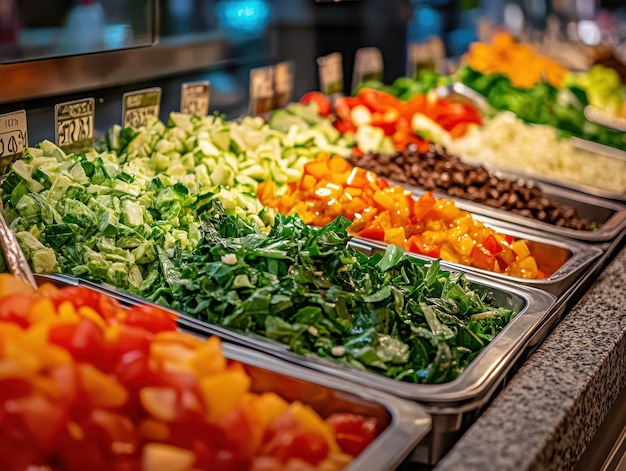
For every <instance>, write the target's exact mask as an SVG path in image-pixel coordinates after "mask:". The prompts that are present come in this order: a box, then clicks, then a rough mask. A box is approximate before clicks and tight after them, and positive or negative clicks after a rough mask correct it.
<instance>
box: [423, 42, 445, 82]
mask: <svg viewBox="0 0 626 471" xmlns="http://www.w3.org/2000/svg"><path fill="white" fill-rule="evenodd" d="M428 43H429V44H430V48H431V51H432V56H433V61H434V63H435V71H437V72H439V73H440V74H445V73H446V72H447V70H446V68H447V66H446V61H445V59H446V47H445V46H444V45H443V41H442V40H441V38H440V37H439V36H433V37H432V38H430V41H429V42H428Z"/></svg>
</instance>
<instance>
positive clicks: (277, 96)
mask: <svg viewBox="0 0 626 471" xmlns="http://www.w3.org/2000/svg"><path fill="white" fill-rule="evenodd" d="M293 76H294V63H293V62H292V61H286V62H279V63H278V64H276V65H275V66H274V109H278V108H284V107H285V106H287V105H288V104H289V102H290V101H291V95H292V93H293Z"/></svg>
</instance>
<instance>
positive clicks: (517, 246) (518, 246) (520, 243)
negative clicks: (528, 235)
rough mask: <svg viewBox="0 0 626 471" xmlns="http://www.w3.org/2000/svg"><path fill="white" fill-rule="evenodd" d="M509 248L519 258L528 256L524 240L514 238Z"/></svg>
mask: <svg viewBox="0 0 626 471" xmlns="http://www.w3.org/2000/svg"><path fill="white" fill-rule="evenodd" d="M511 248H512V249H513V252H515V253H516V254H517V256H518V257H519V258H520V259H523V258H526V257H529V256H530V249H529V248H528V245H527V244H526V241H525V240H516V241H515V242H513V243H512V244H511Z"/></svg>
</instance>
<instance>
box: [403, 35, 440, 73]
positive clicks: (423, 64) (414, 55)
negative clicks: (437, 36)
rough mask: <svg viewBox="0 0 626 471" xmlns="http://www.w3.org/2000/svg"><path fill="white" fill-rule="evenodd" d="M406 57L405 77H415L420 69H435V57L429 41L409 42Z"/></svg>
mask: <svg viewBox="0 0 626 471" xmlns="http://www.w3.org/2000/svg"><path fill="white" fill-rule="evenodd" d="M407 57H408V61H407V69H406V75H407V77H413V78H416V77H417V73H418V72H419V71H420V70H435V58H434V57H433V50H432V48H431V46H430V43H410V44H409V51H408V54H407Z"/></svg>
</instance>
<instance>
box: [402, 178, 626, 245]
mask: <svg viewBox="0 0 626 471" xmlns="http://www.w3.org/2000/svg"><path fill="white" fill-rule="evenodd" d="M497 173H498V176H500V177H503V178H507V179H517V177H516V176H514V175H508V174H502V173H500V172H497ZM404 187H405V188H406V189H407V190H409V191H411V192H413V193H414V194H415V195H422V194H424V193H426V190H424V189H422V188H417V187H411V186H409V185H404ZM537 187H539V188H540V189H541V190H542V191H543V193H544V194H545V195H546V196H547V197H548V198H550V199H552V200H553V201H556V202H559V203H562V204H565V205H567V206H570V207H572V208H574V209H576V211H577V212H578V216H579V217H581V218H586V219H588V220H590V221H591V222H593V223H597V224H601V227H600V228H599V229H596V230H593V231H579V230H576V229H570V228H567V227H559V226H557V225H555V224H549V223H547V222H542V221H539V220H538V219H533V218H529V217H525V216H521V215H519V214H515V213H512V212H510V211H505V210H502V209H497V208H494V207H492V206H487V205H485V204H481V203H478V202H475V201H470V200H466V199H462V198H459V197H454V196H450V195H448V194H445V193H438V192H433V193H434V194H435V195H437V196H442V197H445V198H447V199H453V200H454V201H455V202H456V205H457V206H458V207H459V208H461V209H464V210H466V211H470V212H471V213H473V214H481V215H484V216H487V217H489V218H491V219H497V220H501V221H506V222H510V223H513V224H517V225H518V226H521V227H528V228H531V229H535V230H538V231H542V232H546V233H550V234H553V235H557V236H562V237H569V238H570V239H577V240H582V241H587V242H609V241H611V240H612V239H614V238H615V237H617V236H618V235H619V234H620V233H621V232H622V231H623V230H624V229H625V228H626V205H623V204H620V203H617V202H614V201H607V200H606V199H602V198H597V197H594V196H589V195H585V194H583V193H580V192H576V191H571V190H568V189H566V188H562V187H558V186H554V185H550V184H548V183H540V184H537Z"/></svg>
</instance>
